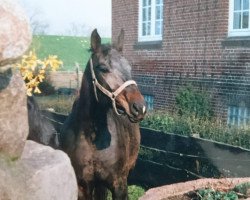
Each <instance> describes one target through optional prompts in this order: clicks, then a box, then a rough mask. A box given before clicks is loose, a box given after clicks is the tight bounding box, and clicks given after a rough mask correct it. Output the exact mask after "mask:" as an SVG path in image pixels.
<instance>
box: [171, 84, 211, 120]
mask: <svg viewBox="0 0 250 200" xmlns="http://www.w3.org/2000/svg"><path fill="white" fill-rule="evenodd" d="M176 106H177V111H178V113H179V114H180V115H181V116H182V115H187V116H195V117H199V118H211V117H212V116H213V111H212V107H211V101H210V98H209V95H208V93H207V92H206V91H203V90H198V89H195V88H194V87H193V86H192V85H188V86H185V87H183V88H181V89H180V90H179V92H178V93H177V95H176Z"/></svg>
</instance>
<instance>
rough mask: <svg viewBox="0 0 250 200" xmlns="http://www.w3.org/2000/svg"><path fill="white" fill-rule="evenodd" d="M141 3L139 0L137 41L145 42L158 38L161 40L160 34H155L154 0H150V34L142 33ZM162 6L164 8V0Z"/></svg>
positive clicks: (157, 39)
mask: <svg viewBox="0 0 250 200" xmlns="http://www.w3.org/2000/svg"><path fill="white" fill-rule="evenodd" d="M142 3H143V0H139V12H138V13H139V20H138V41H139V42H145V41H159V40H162V34H161V35H155V22H156V19H155V18H156V15H155V9H156V0H151V29H150V35H146V36H144V35H142V15H143V12H142ZM163 8H164V0H163ZM163 8H162V9H163ZM162 12H164V11H162ZM163 16H164V13H163ZM162 20H163V19H162ZM162 32H163V22H162Z"/></svg>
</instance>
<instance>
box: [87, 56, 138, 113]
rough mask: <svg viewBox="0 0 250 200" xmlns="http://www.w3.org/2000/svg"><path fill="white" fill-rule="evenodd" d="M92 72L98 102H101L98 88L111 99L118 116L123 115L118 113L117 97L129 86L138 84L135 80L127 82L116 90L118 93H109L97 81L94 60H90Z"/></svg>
mask: <svg viewBox="0 0 250 200" xmlns="http://www.w3.org/2000/svg"><path fill="white" fill-rule="evenodd" d="M90 71H91V76H92V82H93V86H94V94H95V98H96V100H97V101H99V100H98V96H97V93H96V88H98V89H99V90H100V91H101V92H102V93H103V94H105V95H106V96H108V97H109V98H110V99H111V101H112V105H113V108H114V111H115V112H116V114H117V115H121V114H120V113H119V112H118V111H117V108H116V103H115V99H116V97H117V96H118V95H119V94H120V93H121V92H122V91H123V90H124V89H125V88H126V87H128V86H129V85H137V84H136V82H135V81H134V80H129V81H126V82H124V83H123V84H122V85H121V86H120V87H118V88H117V89H116V91H114V92H110V91H108V90H107V89H106V88H104V87H103V86H102V85H101V84H100V83H99V82H98V80H97V79H96V76H95V72H94V67H93V61H92V58H90Z"/></svg>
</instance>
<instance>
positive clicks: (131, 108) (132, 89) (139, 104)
mask: <svg viewBox="0 0 250 200" xmlns="http://www.w3.org/2000/svg"><path fill="white" fill-rule="evenodd" d="M116 104H117V108H118V110H119V111H120V112H121V113H123V114H126V115H127V116H128V118H129V120H130V121H131V122H133V123H136V122H139V121H141V120H143V118H144V116H145V114H146V112H147V108H146V103H145V101H144V98H143V96H142V95H141V93H140V92H139V90H138V88H137V86H134V85H133V86H129V87H128V88H126V89H125V90H124V91H123V92H122V93H121V94H120V95H118V96H117V98H116Z"/></svg>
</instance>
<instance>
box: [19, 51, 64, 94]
mask: <svg viewBox="0 0 250 200" xmlns="http://www.w3.org/2000/svg"><path fill="white" fill-rule="evenodd" d="M60 65H62V61H61V60H59V59H58V58H57V56H54V55H50V56H48V57H47V58H44V59H43V60H40V59H38V57H37V56H36V54H35V53H34V52H32V51H30V52H29V54H28V55H24V56H23V57H22V60H21V62H20V63H17V64H16V67H17V68H18V69H19V70H20V72H21V75H22V77H23V80H24V81H25V83H26V89H27V95H29V96H31V95H32V93H38V94H39V93H41V91H40V89H39V84H40V83H42V82H43V81H44V80H45V76H46V73H48V71H49V70H52V71H56V70H57V69H58V68H59V67H60Z"/></svg>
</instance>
